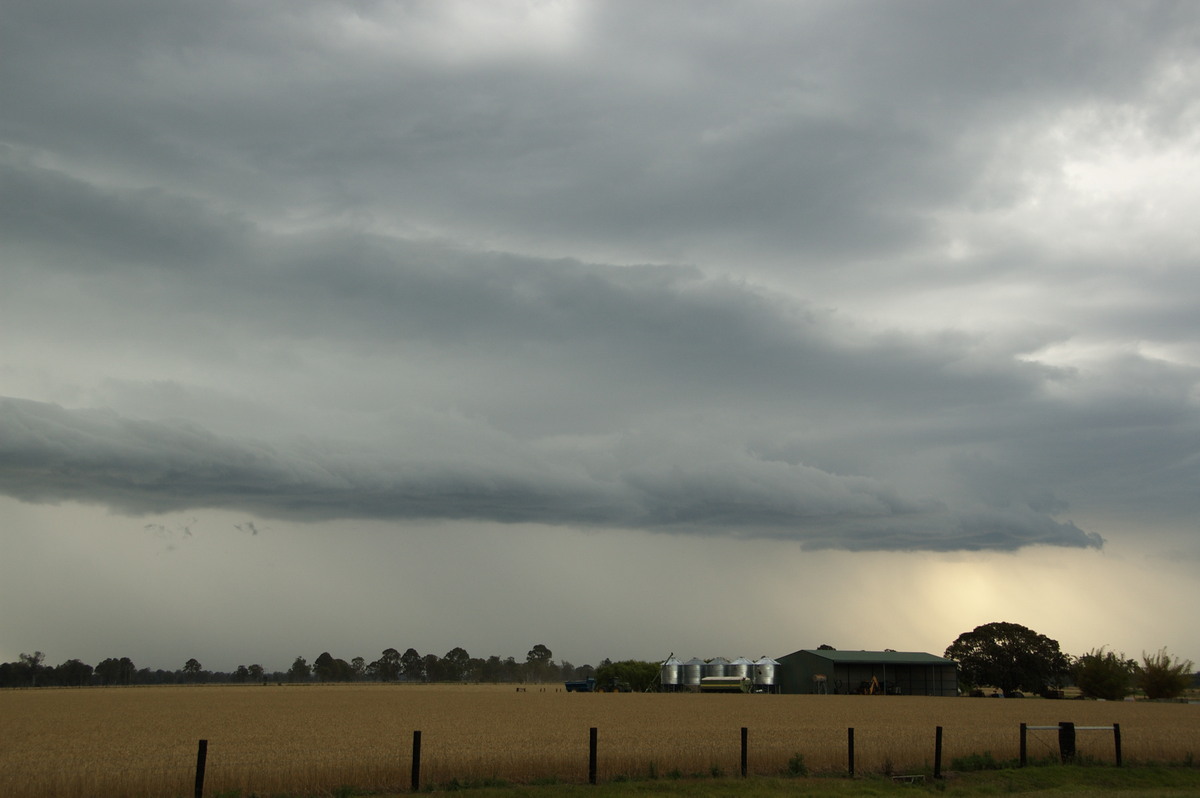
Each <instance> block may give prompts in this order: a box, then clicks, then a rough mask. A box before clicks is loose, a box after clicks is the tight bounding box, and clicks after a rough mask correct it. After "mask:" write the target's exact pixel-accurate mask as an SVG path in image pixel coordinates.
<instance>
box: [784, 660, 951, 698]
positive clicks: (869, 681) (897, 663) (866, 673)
mask: <svg viewBox="0 0 1200 798" xmlns="http://www.w3.org/2000/svg"><path fill="white" fill-rule="evenodd" d="M776 679H777V680H778V683H779V690H780V692H783V693H839V694H843V695H844V694H847V693H874V694H884V695H941V696H954V695H958V665H957V663H955V662H954V660H949V659H945V658H943V657H936V656H934V655H933V654H922V653H919V652H912V651H833V650H824V649H822V650H808V649H805V650H803V651H796V652H793V653H791V654H788V655H787V656H783V657H780V658H779V667H778V668H776Z"/></svg>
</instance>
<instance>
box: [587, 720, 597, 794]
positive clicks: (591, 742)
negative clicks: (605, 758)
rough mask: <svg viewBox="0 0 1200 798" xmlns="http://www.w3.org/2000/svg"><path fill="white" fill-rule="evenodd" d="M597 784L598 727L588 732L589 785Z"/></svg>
mask: <svg viewBox="0 0 1200 798" xmlns="http://www.w3.org/2000/svg"><path fill="white" fill-rule="evenodd" d="M595 783H596V727H595V726H593V727H592V728H591V730H590V731H589V732H588V784H595Z"/></svg>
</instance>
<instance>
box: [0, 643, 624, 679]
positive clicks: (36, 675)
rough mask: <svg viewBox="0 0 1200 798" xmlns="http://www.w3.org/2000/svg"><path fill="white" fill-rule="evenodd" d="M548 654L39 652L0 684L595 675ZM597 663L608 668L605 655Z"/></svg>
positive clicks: (10, 668) (6, 666)
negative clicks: (147, 658)
mask: <svg viewBox="0 0 1200 798" xmlns="http://www.w3.org/2000/svg"><path fill="white" fill-rule="evenodd" d="M553 657H554V654H553V652H552V651H551V650H550V649H549V648H547V647H546V646H545V645H543V644H541V643H538V644H537V645H535V646H534V647H533V648H531V649H530V650H529V652H528V653H527V654H526V655H525V661H524V662H518V661H517V659H516V658H515V657H504V658H501V657H499V656H496V655H492V656H490V657H487V658H479V657H472V656H471V655H470V654H468V653H467V651H466V649H463V648H461V647H455V648H452V649H450V651H448V652H446V654H445V655H444V656H441V657H439V656H437V655H436V654H425V655H423V656H422V655H421V654H420V653H418V652H417V650H416V649H414V648H409V649H407V650H405V651H404V652H403V653H401V652H400V651H398V650H396V649H395V648H385V649H384V650H383V651H382V652H381V653H380V655H379V657H378V659H375V660H372V661H370V662H368V661H367V659H366V658H365V657H352V658H351V659H350V660H349V661H347V660H345V659H340V658H337V657H334V656H333V655H331V654H330V653H329V652H328V651H325V652H322V653H321V654H320V655H318V656H317V657H316V658H315V659H314V660H313V662H312V664H309V662H308V660H307V659H306V658H305V657H302V656H298V657H296V659H295V660H294V661H293V662H292V666H291V667H290V668H289V669H288V670H286V671H268V670H267V669H265V668H264V667H263V666H262V665H259V664H257V663H255V664H251V665H239V666H238V667H237V668H236V669H235V670H233V671H230V672H222V671H209V670H206V669H205V668H204V666H203V665H201V664H200V662H199V660H197V659H195V658H192V659H189V660H187V662H185V663H184V664H183V666H182V667H180V668H179V669H177V670H174V671H168V670H162V669H156V670H152V669H150V668H138V667H137V666H135V665H134V663H133V661H132V660H130V659H129V657H119V658H117V657H110V658H108V659H104V660H101V661H100V662H99V663H98V664H97V665H95V666H92V665H89V664H87V663H85V662H82V661H80V660H78V659H69V660H67V661H65V662H63V663H61V664H59V665H47V664H45V658H46V657H45V654H43V653H42V652H41V651H35V652H34V653H32V654H25V653H22V654H21V655H20V657H19V658H18V659H17V661H15V662H4V663H0V687H86V686H92V685H96V686H109V685H134V684H201V683H216V684H221V683H230V684H255V683H270V682H276V683H283V682H293V683H298V682H495V683H518V684H530V683H533V684H538V683H546V682H557V681H567V680H574V679H587V678H589V677H593V676H595V675H596V668H594V667H593V666H591V665H580V666H575V665H573V664H571V663H570V662H567V661H566V660H563V661H561V662H555V661H554V659H553ZM600 664H601V667H604V666H608V665H611V664H612V663H611V662H610V661H609V660H607V659H606V660H604V661H602V662H601V663H600Z"/></svg>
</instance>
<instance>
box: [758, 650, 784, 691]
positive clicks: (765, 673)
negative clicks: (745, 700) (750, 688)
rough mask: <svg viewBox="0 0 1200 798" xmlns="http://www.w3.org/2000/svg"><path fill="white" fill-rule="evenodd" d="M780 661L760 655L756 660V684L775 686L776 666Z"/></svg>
mask: <svg viewBox="0 0 1200 798" xmlns="http://www.w3.org/2000/svg"><path fill="white" fill-rule="evenodd" d="M778 665H779V663H778V662H776V661H775V660H773V659H771V658H770V657H768V656H763V657H760V658H759V659H758V660H756V661H755V662H754V676H753V677H752V678H753V680H754V683H755V684H756V685H761V686H763V687H773V686H774V685H775V668H776V667H778Z"/></svg>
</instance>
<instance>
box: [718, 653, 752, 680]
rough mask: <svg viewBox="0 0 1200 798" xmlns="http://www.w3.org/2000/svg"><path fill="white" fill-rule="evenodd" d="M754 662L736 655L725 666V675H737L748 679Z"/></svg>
mask: <svg viewBox="0 0 1200 798" xmlns="http://www.w3.org/2000/svg"><path fill="white" fill-rule="evenodd" d="M753 672H754V663H753V662H751V661H750V660H748V659H746V658H745V657H738V658H737V659H735V660H734V661H733V662H731V663H729V667H728V668H726V674H725V675H726V676H737V677H738V678H740V679H748V678H750V677H751V676H752V675H753Z"/></svg>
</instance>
